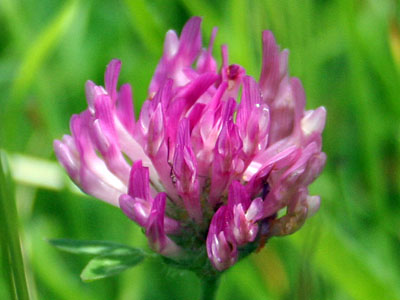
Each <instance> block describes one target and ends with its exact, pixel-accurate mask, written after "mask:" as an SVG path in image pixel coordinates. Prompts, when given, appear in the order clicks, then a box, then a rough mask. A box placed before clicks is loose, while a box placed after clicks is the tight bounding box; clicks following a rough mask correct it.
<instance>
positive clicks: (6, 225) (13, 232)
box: [0, 150, 29, 300]
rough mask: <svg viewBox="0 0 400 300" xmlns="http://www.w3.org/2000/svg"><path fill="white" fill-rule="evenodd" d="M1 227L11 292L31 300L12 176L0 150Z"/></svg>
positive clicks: (14, 296)
mask: <svg viewBox="0 0 400 300" xmlns="http://www.w3.org/2000/svg"><path fill="white" fill-rule="evenodd" d="M0 226H1V240H2V241H1V242H2V244H3V249H2V252H4V253H2V255H4V256H5V257H6V264H7V263H8V265H9V268H8V271H9V272H10V273H11V274H9V276H10V279H11V280H9V281H8V283H9V285H10V292H11V293H12V294H13V298H14V299H18V300H29V293H28V285H27V281H26V276H25V268H24V262H23V258H22V249H21V244H20V238H19V232H18V229H19V223H18V214H17V208H16V204H15V196H14V190H13V184H12V181H11V176H10V174H9V169H8V165H7V162H6V157H5V154H4V152H3V151H1V150H0Z"/></svg>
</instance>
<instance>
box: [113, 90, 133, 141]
mask: <svg viewBox="0 0 400 300" xmlns="http://www.w3.org/2000/svg"><path fill="white" fill-rule="evenodd" d="M117 113H118V118H119V119H120V120H121V123H122V124H123V125H124V126H125V128H126V130H127V131H128V132H129V133H130V134H133V131H134V128H135V112H134V107H133V97H132V88H131V86H130V84H123V85H122V86H121V89H120V91H119V94H118V102H117Z"/></svg>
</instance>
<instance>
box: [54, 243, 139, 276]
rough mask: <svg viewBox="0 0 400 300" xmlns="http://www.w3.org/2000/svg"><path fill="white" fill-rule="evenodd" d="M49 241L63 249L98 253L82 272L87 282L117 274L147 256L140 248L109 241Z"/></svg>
mask: <svg viewBox="0 0 400 300" xmlns="http://www.w3.org/2000/svg"><path fill="white" fill-rule="evenodd" d="M49 242H50V244H52V245H53V246H55V247H56V248H58V249H60V250H62V251H66V252H70V253H74V254H89V255H96V256H95V257H94V258H93V259H91V260H90V261H89V263H88V264H87V265H86V267H85V268H84V269H83V271H82V273H81V278H82V280H83V281H86V282H88V281H93V280H97V279H102V278H105V277H109V276H113V275H117V274H119V273H121V272H123V271H125V270H126V269H129V268H131V267H134V266H135V265H137V264H139V263H140V262H142V260H143V259H144V258H145V257H146V256H147V254H146V253H145V252H143V251H142V250H140V249H135V248H132V247H129V246H126V245H122V244H117V243H113V242H108V241H85V240H69V239H53V240H49Z"/></svg>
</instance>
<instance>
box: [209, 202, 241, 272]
mask: <svg viewBox="0 0 400 300" xmlns="http://www.w3.org/2000/svg"><path fill="white" fill-rule="evenodd" d="M227 221H228V220H227V207H226V206H221V207H220V208H219V209H218V210H217V212H216V213H215V214H214V216H213V218H212V220H211V224H210V228H209V230H208V234H207V242H206V246H207V254H208V258H209V259H210V261H211V263H212V264H213V266H214V267H215V268H216V269H217V270H219V271H222V270H225V269H227V268H229V267H230V266H232V265H233V264H234V263H235V262H236V261H237V258H238V253H237V247H236V244H235V243H232V242H231V241H229V240H230V239H229V237H230V235H231V233H230V232H229V228H228V226H227V224H229V223H227Z"/></svg>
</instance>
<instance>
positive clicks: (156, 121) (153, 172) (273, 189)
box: [54, 17, 326, 271]
mask: <svg viewBox="0 0 400 300" xmlns="http://www.w3.org/2000/svg"><path fill="white" fill-rule="evenodd" d="M216 33H217V30H216V29H214V30H213V32H212V35H211V40H210V42H209V46H208V48H204V49H203V48H202V37H201V18H199V17H193V18H191V19H190V20H189V21H188V22H187V23H186V25H185V27H184V28H183V30H182V33H181V35H180V36H178V35H177V34H176V33H175V32H174V31H168V32H167V34H166V38H165V44H164V53H163V56H162V58H161V60H160V61H159V63H158V66H157V68H156V70H155V73H154V76H153V78H152V80H151V83H150V87H149V90H148V91H149V96H148V97H147V99H146V101H145V102H144V104H143V107H142V110H141V112H140V116H139V118H138V120H135V117H134V111H133V99H132V88H131V87H130V85H129V84H124V85H122V86H121V87H120V89H119V90H118V88H117V81H118V76H119V73H120V69H121V62H120V61H118V60H115V59H114V60H112V61H111V62H110V63H109V65H108V66H107V69H106V72H105V87H102V86H97V85H96V84H94V83H93V82H91V81H88V82H87V84H86V98H87V103H88V109H87V110H85V111H84V112H82V113H80V114H79V115H75V116H73V117H72V118H71V122H70V127H71V136H68V135H66V136H64V137H63V139H62V140H57V141H55V142H54V148H55V152H56V155H57V158H58V160H59V161H60V163H61V164H62V165H63V167H64V168H65V170H66V171H67V173H68V174H69V176H70V177H71V179H72V180H73V181H74V182H75V183H76V184H77V185H78V186H79V187H80V188H81V189H82V190H83V191H84V192H86V193H88V194H90V195H93V196H95V197H97V198H100V199H102V200H104V201H107V202H109V203H111V204H113V205H115V206H119V207H120V208H121V209H122V211H123V212H124V213H125V214H126V215H127V216H128V217H129V218H130V219H132V220H133V221H134V222H136V223H137V224H139V225H140V226H141V227H143V228H144V229H145V231H146V235H147V237H148V239H149V243H150V246H151V247H152V249H153V250H155V251H157V252H159V253H160V254H162V255H164V256H168V257H171V258H174V259H179V257H180V256H182V257H187V255H188V254H187V253H188V252H185V251H186V248H187V249H189V250H188V251H189V252H190V251H194V250H193V249H194V248H193V247H195V246H193V245H198V243H197V244H196V243H194V242H193V244H188V243H189V242H188V241H189V240H190V241H192V240H196V241H200V242H202V247H205V248H206V250H207V255H208V258H209V260H210V262H211V264H212V266H213V267H214V268H215V269H216V270H218V271H222V270H225V269H227V268H229V267H230V266H232V265H233V264H234V263H235V262H236V261H237V260H238V258H239V257H240V253H241V251H242V249H244V247H246V245H249V244H257V243H261V241H262V240H263V238H265V237H268V238H269V237H271V236H281V235H286V234H290V233H293V232H294V231H296V230H297V229H299V228H300V227H301V226H302V224H303V223H304V222H305V220H306V219H307V218H308V217H310V216H312V215H313V214H314V213H315V212H316V211H317V210H318V208H319V205H320V198H319V196H310V195H309V193H308V185H309V184H311V183H312V182H313V181H314V180H315V179H316V178H317V177H318V175H319V174H320V173H321V171H322V169H323V167H324V165H325V161H326V155H325V154H324V153H323V152H321V149H322V137H321V134H322V131H323V128H324V126H325V118H326V111H325V108H324V107H319V108H317V109H315V110H309V111H306V110H305V101H306V100H305V93H304V89H303V87H302V84H301V82H300V80H299V79H297V78H293V77H290V76H289V74H288V51H286V50H283V51H281V50H280V49H279V46H278V45H277V44H276V41H275V38H274V36H273V35H272V33H271V32H269V31H264V32H263V34H262V55H263V56H262V66H261V74H260V78H259V80H258V81H256V80H255V79H254V78H253V77H251V76H249V75H247V74H246V70H245V69H244V68H243V67H242V66H240V65H237V64H231V65H229V62H228V50H227V47H226V46H223V47H222V61H223V62H222V66H221V67H220V68H219V70H218V67H217V63H216V60H215V59H214V57H213V55H212V48H213V44H214V40H215V38H216ZM239 93H240V95H239ZM238 99H241V101H240V103H238ZM282 209H286V214H285V215H283V216H280V215H279V216H278V211H281V210H282ZM265 224H268V226H267V227H265V226H264V225H265ZM261 226H264V227H265V228H268V232H267V233H265V232H261V231H263V230H260V228H261ZM185 235H193V239H188V238H180V237H182V236H185ZM205 237H206V238H205ZM196 247H197V246H196ZM185 253H186V254H185ZM185 255H186V256H185Z"/></svg>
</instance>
